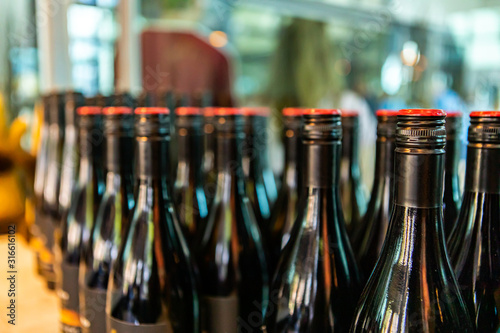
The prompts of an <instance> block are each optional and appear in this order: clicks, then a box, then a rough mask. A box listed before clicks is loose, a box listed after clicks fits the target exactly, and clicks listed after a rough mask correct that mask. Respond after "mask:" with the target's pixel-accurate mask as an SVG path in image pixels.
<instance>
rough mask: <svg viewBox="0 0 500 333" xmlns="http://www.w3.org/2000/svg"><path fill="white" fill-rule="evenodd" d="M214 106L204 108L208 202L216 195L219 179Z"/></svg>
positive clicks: (205, 168) (206, 191)
mask: <svg viewBox="0 0 500 333" xmlns="http://www.w3.org/2000/svg"><path fill="white" fill-rule="evenodd" d="M215 109H216V108H214V107H206V108H203V119H204V125H203V132H204V140H203V146H204V153H203V173H204V175H205V176H204V177H205V186H204V188H205V194H206V196H207V200H208V204H209V207H210V204H211V203H212V200H213V198H214V196H215V183H216V181H217V169H216V167H215V160H216V159H215V150H216V140H215V124H214V119H215V117H214V110H215Z"/></svg>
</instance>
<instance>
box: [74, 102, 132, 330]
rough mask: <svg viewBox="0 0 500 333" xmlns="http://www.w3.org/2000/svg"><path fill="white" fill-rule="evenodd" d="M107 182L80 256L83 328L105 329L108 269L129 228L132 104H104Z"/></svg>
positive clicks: (130, 209)
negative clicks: (87, 242) (88, 242)
mask: <svg viewBox="0 0 500 333" xmlns="http://www.w3.org/2000/svg"><path fill="white" fill-rule="evenodd" d="M103 115H104V136H105V140H106V141H105V142H106V155H105V167H106V186H105V191H104V194H103V196H102V200H101V203H100V204H99V208H98V210H97V215H96V217H95V227H94V231H93V233H92V235H91V238H92V241H91V247H90V248H89V251H88V252H87V253H85V254H86V257H83V258H82V259H81V260H80V312H81V313H80V318H81V321H82V331H83V332H86V333H91V332H95V333H99V332H105V331H106V313H105V306H106V291H107V287H108V281H109V276H110V270H111V267H112V264H113V262H114V260H115V259H116V256H117V253H118V248H119V246H120V243H121V240H122V239H123V238H124V236H125V235H126V232H127V230H128V219H129V215H130V212H131V211H132V209H133V207H134V185H133V184H134V175H133V170H132V169H133V168H132V165H133V164H132V163H131V161H132V158H133V156H134V135H133V134H134V132H133V130H134V118H133V114H132V108H130V107H126V106H117V107H106V108H104V109H103Z"/></svg>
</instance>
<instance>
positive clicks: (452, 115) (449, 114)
mask: <svg viewBox="0 0 500 333" xmlns="http://www.w3.org/2000/svg"><path fill="white" fill-rule="evenodd" d="M446 118H462V112H460V111H446Z"/></svg>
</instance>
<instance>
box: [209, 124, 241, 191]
mask: <svg viewBox="0 0 500 333" xmlns="http://www.w3.org/2000/svg"><path fill="white" fill-rule="evenodd" d="M242 143H243V136H242V133H236V134H235V133H227V132H223V133H217V147H216V154H215V155H216V157H217V163H216V167H217V173H218V176H217V188H219V189H220V188H224V189H229V190H231V189H236V192H237V193H239V194H241V195H244V193H245V183H244V176H243V168H242V153H241V149H242ZM218 191H219V190H218Z"/></svg>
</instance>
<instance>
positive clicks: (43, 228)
mask: <svg viewBox="0 0 500 333" xmlns="http://www.w3.org/2000/svg"><path fill="white" fill-rule="evenodd" d="M49 96H50V95H48V94H47V95H44V96H42V100H41V108H42V124H41V126H40V140H39V145H38V150H37V156H36V166H35V176H34V182H33V197H34V203H35V222H34V223H33V225H32V226H31V227H30V233H31V234H32V235H33V240H31V241H30V243H31V244H33V247H34V249H35V262H36V270H37V272H38V274H40V275H42V276H43V275H44V271H46V269H47V267H46V266H45V265H44V261H43V260H42V257H44V256H46V255H45V253H46V252H48V251H47V250H46V249H45V239H46V236H45V234H46V232H47V222H49V221H48V219H47V217H46V216H45V214H44V212H43V210H42V204H43V189H44V186H45V179H46V175H47V155H48V149H49V126H50V125H49V107H50V104H49V99H50V97H49ZM49 227H50V225H49ZM49 257H50V255H49ZM46 262H47V263H50V261H46Z"/></svg>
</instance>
